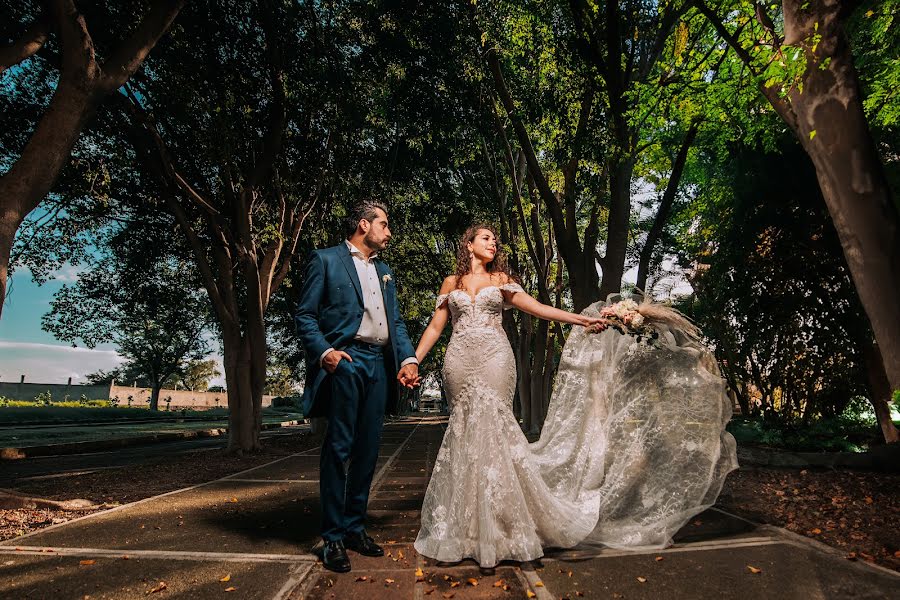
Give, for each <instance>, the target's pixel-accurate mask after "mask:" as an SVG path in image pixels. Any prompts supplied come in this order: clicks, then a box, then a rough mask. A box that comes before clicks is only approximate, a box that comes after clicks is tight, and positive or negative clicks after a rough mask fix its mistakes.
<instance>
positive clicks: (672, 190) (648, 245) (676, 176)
mask: <svg viewBox="0 0 900 600" xmlns="http://www.w3.org/2000/svg"><path fill="white" fill-rule="evenodd" d="M699 127H700V124H699V123H697V122H694V123H691V126H690V128H689V129H688V131H687V134H685V136H684V140H682V142H681V147H680V148H679V149H678V154H677V155H675V158H674V159H673V160H672V172H671V173H670V174H669V181H668V183H666V191H665V192H663V197H662V201H660V203H659V210H657V211H656V217H655V218H654V219H653V225H652V226H651V227H650V231H649V232H648V233H647V241H646V242H645V243H644V248H643V249H642V250H641V256H640V260H639V261H638V274H637V283H636V284H635V287H637V289H639V290H641V291H642V292H645V293H646V294H647V295H648V296H649V295H650V294H649V293H648V292H647V290H646V287H647V278H648V276H649V274H650V260H651V259H652V258H653V249H654V248H655V247H656V244H657V243H659V238H660V237H662V233H663V230H664V229H665V227H666V223H667V222H668V221H669V215H670V214H671V213H672V205H673V204H674V203H675V196H676V195H677V194H678V185H679V183H680V182H681V174H682V173H684V166H685V164H687V157H688V150H690V148H691V146H692V145H693V144H694V140H695V139H696V137H697V130H698V129H699Z"/></svg>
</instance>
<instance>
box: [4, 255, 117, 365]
mask: <svg viewBox="0 0 900 600" xmlns="http://www.w3.org/2000/svg"><path fill="white" fill-rule="evenodd" d="M77 276H78V273H77V270H76V269H74V268H71V267H68V268H64V269H62V270H61V271H59V272H57V273H56V276H55V279H53V280H52V281H49V282H47V283H45V284H44V285H43V286H38V285H37V284H36V283H34V282H33V281H32V280H31V274H30V273H29V272H28V271H18V272H16V273H14V274H13V276H12V277H11V278H10V287H11V288H12V289H11V292H10V294H9V297H8V298H7V301H6V303H5V305H4V307H3V318H2V319H0V381H19V377H20V376H22V375H25V381H30V382H32V383H66V380H67V379H68V378H69V377H72V381H73V383H83V382H84V376H85V375H87V374H88V373H93V372H94V371H97V370H98V369H111V368H114V367H116V366H117V365H118V364H119V363H120V362H122V359H121V358H120V357H119V355H118V354H117V353H116V351H115V348H113V347H112V346H109V345H107V346H101V347H98V348H97V349H95V350H90V349H88V348H83V347H79V348H73V347H72V346H71V344H65V343H62V342H59V341H57V340H56V339H54V337H53V336H52V335H50V334H49V333H47V332H45V331H43V330H42V329H41V317H42V316H43V315H44V314H45V313H46V312H47V311H48V310H50V301H51V300H52V298H53V294H54V292H56V291H57V290H59V288H61V287H62V286H63V284H66V283H72V282H73V281H75V280H76V278H77Z"/></svg>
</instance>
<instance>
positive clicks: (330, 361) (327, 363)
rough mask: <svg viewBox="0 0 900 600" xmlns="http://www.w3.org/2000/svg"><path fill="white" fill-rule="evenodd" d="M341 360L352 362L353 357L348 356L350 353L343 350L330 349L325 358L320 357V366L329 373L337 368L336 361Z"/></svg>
mask: <svg viewBox="0 0 900 600" xmlns="http://www.w3.org/2000/svg"><path fill="white" fill-rule="evenodd" d="M342 360H349V361H350V362H353V359H352V358H350V355H349V354H347V353H346V352H344V351H343V350H332V351H331V352H329V353H328V354H326V355H325V358H323V359H322V366H323V367H324V368H325V370H326V371H328V372H329V373H334V370H335V369H337V366H338V363H339V362H341V361H342Z"/></svg>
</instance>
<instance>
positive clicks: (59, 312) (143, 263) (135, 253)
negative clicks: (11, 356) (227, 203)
mask: <svg viewBox="0 0 900 600" xmlns="http://www.w3.org/2000/svg"><path fill="white" fill-rule="evenodd" d="M133 234H134V232H133V231H132V230H129V229H123V230H122V231H119V232H118V233H117V234H114V235H112V236H111V237H110V239H109V246H108V247H106V248H104V249H101V250H100V251H99V256H98V257H97V258H96V259H95V261H94V262H93V264H92V265H91V268H90V269H89V270H87V271H85V272H83V273H82V274H81V275H80V277H79V279H78V281H77V282H76V283H74V284H73V285H65V286H63V287H62V288H61V289H60V290H59V291H58V292H57V293H56V294H55V296H54V299H53V302H52V303H51V309H50V312H49V313H48V314H47V315H45V316H44V319H43V327H44V329H45V330H46V331H48V332H50V333H52V334H53V335H54V336H55V337H56V338H57V339H59V340H62V341H66V342H71V343H76V342H77V341H78V340H81V341H82V343H84V344H85V345H86V346H87V347H89V348H94V347H96V346H97V345H99V344H104V343H111V344H115V345H116V347H117V349H118V352H119V354H121V355H122V356H123V357H125V358H126V360H127V361H128V363H127V364H126V366H125V367H124V368H123V369H121V370H120V371H119V372H118V373H111V374H103V375H104V379H105V378H106V377H108V376H110V375H112V376H114V377H117V378H119V379H124V380H125V381H126V382H127V380H128V379H142V380H145V381H146V382H147V383H148V384H149V387H150V388H151V396H150V409H151V410H157V409H158V406H159V393H160V390H161V389H162V387H163V385H164V384H165V382H166V381H167V380H168V379H169V378H170V377H171V376H172V375H173V374H175V373H177V372H178V371H179V370H180V369H181V368H183V367H184V365H185V362H187V361H191V360H200V359H202V358H203V357H204V356H205V355H206V354H207V353H208V352H207V342H206V340H205V338H204V334H205V332H206V331H207V323H208V318H207V317H206V315H207V314H208V310H207V302H208V300H207V298H206V294H205V293H203V292H202V291H200V290H198V289H197V284H196V281H195V280H194V279H193V278H192V277H190V276H189V275H188V274H189V273H190V270H188V269H186V268H185V266H186V265H185V264H184V262H182V261H179V260H177V258H173V257H172V256H167V255H165V254H162V255H161V254H160V253H159V250H158V246H157V245H156V244H154V243H153V242H150V241H149V240H147V239H146V238H144V237H143V236H139V235H133ZM95 375H97V377H99V376H100V374H95ZM97 377H95V379H96V378H97Z"/></svg>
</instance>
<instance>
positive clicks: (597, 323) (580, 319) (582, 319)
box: [575, 315, 609, 333]
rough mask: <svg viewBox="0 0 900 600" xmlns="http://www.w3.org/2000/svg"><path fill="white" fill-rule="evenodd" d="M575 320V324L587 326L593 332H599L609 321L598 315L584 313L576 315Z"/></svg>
mask: <svg viewBox="0 0 900 600" xmlns="http://www.w3.org/2000/svg"><path fill="white" fill-rule="evenodd" d="M576 319H577V322H576V323H575V324H576V325H581V326H582V327H587V328H589V329H591V331H594V332H598V333H599V332H601V331H603V330H604V329H606V328H607V327H608V326H609V322H608V321H607V320H606V319H601V318H599V317H587V316H585V315H576Z"/></svg>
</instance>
